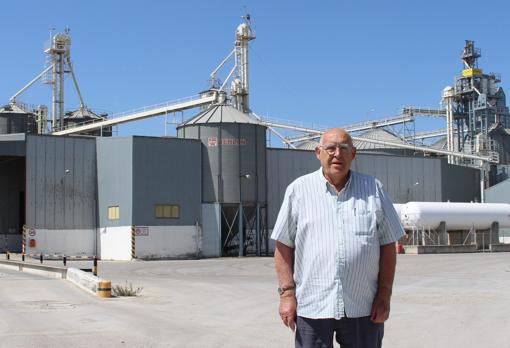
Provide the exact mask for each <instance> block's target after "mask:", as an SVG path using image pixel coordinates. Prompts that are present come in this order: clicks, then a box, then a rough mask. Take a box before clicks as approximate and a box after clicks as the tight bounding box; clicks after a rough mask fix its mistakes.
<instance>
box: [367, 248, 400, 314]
mask: <svg viewBox="0 0 510 348" xmlns="http://www.w3.org/2000/svg"><path fill="white" fill-rule="evenodd" d="M396 264H397V251H396V247H395V243H390V244H386V245H381V247H380V256H379V278H378V282H377V294H376V295H375V299H374V303H373V304H372V314H371V316H370V319H371V320H372V321H373V322H374V323H384V322H385V321H386V320H387V319H388V318H389V316H390V299H391V292H392V288H393V279H394V278H395V267H396Z"/></svg>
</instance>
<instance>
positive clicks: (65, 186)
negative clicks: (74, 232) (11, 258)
mask: <svg viewBox="0 0 510 348" xmlns="http://www.w3.org/2000/svg"><path fill="white" fill-rule="evenodd" d="M26 180H27V191H26V204H27V225H28V226H29V227H31V228H41V229H84V228H95V226H96V143H95V140H94V139H89V138H80V137H55V136H40V135H39V136H38V135H27V141H26Z"/></svg>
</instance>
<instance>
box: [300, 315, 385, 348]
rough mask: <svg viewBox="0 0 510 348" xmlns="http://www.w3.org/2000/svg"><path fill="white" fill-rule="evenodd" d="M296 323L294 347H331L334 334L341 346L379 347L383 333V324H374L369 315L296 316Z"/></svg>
mask: <svg viewBox="0 0 510 348" xmlns="http://www.w3.org/2000/svg"><path fill="white" fill-rule="evenodd" d="M296 325H297V330H296V348H312V347H313V348H332V347H333V335H334V334H336V336H335V338H336V341H337V342H338V343H340V347H341V348H381V346H382V339H383V335H384V324H374V323H373V322H372V321H371V320H370V317H361V318H342V319H340V320H335V319H309V318H304V317H297V320H296Z"/></svg>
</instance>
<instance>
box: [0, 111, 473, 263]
mask: <svg viewBox="0 0 510 348" xmlns="http://www.w3.org/2000/svg"><path fill="white" fill-rule="evenodd" d="M244 117H245V116H244V115H243V114H241V113H240V112H238V111H237V110H235V109H231V108H230V107H226V106H216V107H215V108H211V109H208V110H206V111H204V112H202V113H200V114H199V115H198V116H197V117H196V118H194V119H192V121H190V122H188V123H187V124H185V125H183V126H181V127H180V128H179V136H180V138H159V137H140V136H132V137H98V138H94V137H85V136H44V135H31V134H26V135H25V134H7V135H2V136H0V176H1V178H2V179H3V180H2V181H1V183H0V197H1V198H2V200H1V201H2V204H3V206H2V208H3V209H2V210H1V212H0V226H1V228H2V231H1V237H0V247H2V244H1V243H2V242H3V247H4V248H5V249H7V250H10V251H21V245H22V230H23V226H25V231H26V233H25V236H26V239H27V240H26V244H25V245H26V248H27V249H26V252H27V253H32V254H37V253H49V254H59V255H63V254H66V255H99V256H100V257H101V258H103V259H113V260H129V259H132V258H189V257H216V256H221V255H232V254H244V253H253V254H259V253H264V252H265V251H268V250H269V251H270V249H271V248H270V243H269V239H268V235H269V230H270V229H271V228H272V226H273V225H274V222H275V219H276V216H277V213H278V210H279V207H280V204H281V201H282V199H283V195H284V192H285V189H286V187H287V185H288V184H289V183H290V182H291V181H292V180H294V179H295V178H297V177H298V176H300V175H303V174H306V173H309V172H311V171H314V170H316V169H318V168H319V162H318V160H317V159H316V157H315V153H314V151H310V150H291V149H275V148H266V129H265V127H263V126H260V125H259V124H257V122H256V120H253V119H245V118H244ZM353 169H354V170H358V171H361V172H365V173H368V174H371V175H374V176H376V177H378V178H379V179H380V180H381V181H382V183H383V184H384V185H385V187H386V189H387V191H388V192H389V194H390V195H391V196H392V197H393V199H394V200H395V202H407V201H411V200H418V201H420V200H424V201H447V200H450V201H460V202H462V201H464V202H466V201H467V202H469V201H477V200H479V199H480V192H479V184H478V183H479V172H478V171H477V170H475V169H472V168H468V167H461V166H455V165H450V164H448V163H447V161H446V160H445V159H440V158H434V157H416V156H414V157H406V156H398V155H394V154H381V153H364V152H363V151H360V152H358V155H357V158H356V160H355V161H354V162H353ZM257 231H258V233H257ZM240 245H242V246H243V248H240Z"/></svg>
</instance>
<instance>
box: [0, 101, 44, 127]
mask: <svg viewBox="0 0 510 348" xmlns="http://www.w3.org/2000/svg"><path fill="white" fill-rule="evenodd" d="M9 133H37V124H36V115H35V114H34V113H32V112H27V111H25V110H24V109H23V108H21V107H20V106H18V105H16V104H9V105H5V106H2V107H0V134H9Z"/></svg>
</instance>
